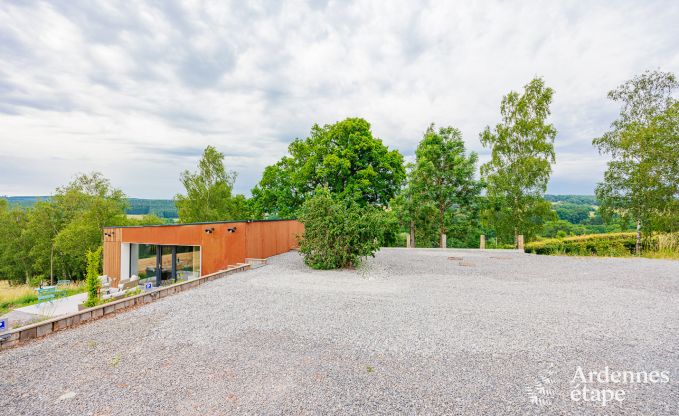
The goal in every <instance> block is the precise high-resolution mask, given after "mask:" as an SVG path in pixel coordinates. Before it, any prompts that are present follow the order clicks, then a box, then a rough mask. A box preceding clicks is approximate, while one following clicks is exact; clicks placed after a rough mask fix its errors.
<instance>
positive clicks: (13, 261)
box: [0, 200, 33, 284]
mask: <svg viewBox="0 0 679 416" xmlns="http://www.w3.org/2000/svg"><path fill="white" fill-rule="evenodd" d="M27 222H28V212H27V211H26V210H23V209H21V208H18V207H10V206H9V204H7V201H5V200H0V278H1V279H5V280H11V281H14V282H23V283H26V284H28V283H29V281H30V278H31V276H32V273H33V267H32V262H31V259H30V257H29V256H28V255H27V254H28V251H29V250H30V248H31V244H30V240H29V239H28V238H27V236H26V233H25V232H24V230H25V228H26V224H27Z"/></svg>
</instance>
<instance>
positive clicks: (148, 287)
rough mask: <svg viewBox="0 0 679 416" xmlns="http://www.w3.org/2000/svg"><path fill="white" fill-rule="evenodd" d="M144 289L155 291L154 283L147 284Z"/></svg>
mask: <svg viewBox="0 0 679 416" xmlns="http://www.w3.org/2000/svg"><path fill="white" fill-rule="evenodd" d="M144 288H145V289H146V290H151V289H153V283H151V282H147V283H146V286H144Z"/></svg>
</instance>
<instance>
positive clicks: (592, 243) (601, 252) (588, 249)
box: [525, 233, 636, 257]
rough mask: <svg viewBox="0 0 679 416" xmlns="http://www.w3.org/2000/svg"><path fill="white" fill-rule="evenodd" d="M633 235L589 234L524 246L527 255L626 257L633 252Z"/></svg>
mask: <svg viewBox="0 0 679 416" xmlns="http://www.w3.org/2000/svg"><path fill="white" fill-rule="evenodd" d="M635 238H636V235H635V233H611V234H589V235H580V236H577V237H567V238H548V239H545V240H538V241H533V242H531V243H528V244H526V245H525V251H526V252H527V253H535V254H568V255H575V256H614V257H616V256H628V255H630V254H632V253H633V252H634V245H635Z"/></svg>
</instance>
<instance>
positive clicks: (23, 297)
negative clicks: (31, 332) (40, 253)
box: [0, 281, 85, 315]
mask: <svg viewBox="0 0 679 416" xmlns="http://www.w3.org/2000/svg"><path fill="white" fill-rule="evenodd" d="M84 291H85V286H84V285H82V284H78V283H74V284H71V285H68V286H66V288H65V293H66V294H65V296H72V295H75V294H78V293H82V292H84ZM36 303H38V293H37V292H36V291H35V288H34V287H31V286H29V285H16V286H12V285H9V284H8V283H7V282H4V281H3V282H0V315H4V314H6V313H8V312H10V311H12V310H14V309H16V308H21V307H24V306H29V305H33V304H36Z"/></svg>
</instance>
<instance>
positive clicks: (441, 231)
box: [439, 204, 446, 248]
mask: <svg viewBox="0 0 679 416" xmlns="http://www.w3.org/2000/svg"><path fill="white" fill-rule="evenodd" d="M439 216H440V221H441V223H440V225H439V247H440V248H446V247H445V245H446V242H445V237H444V236H445V234H446V207H445V206H444V205H443V204H441V205H440V207H439Z"/></svg>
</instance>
